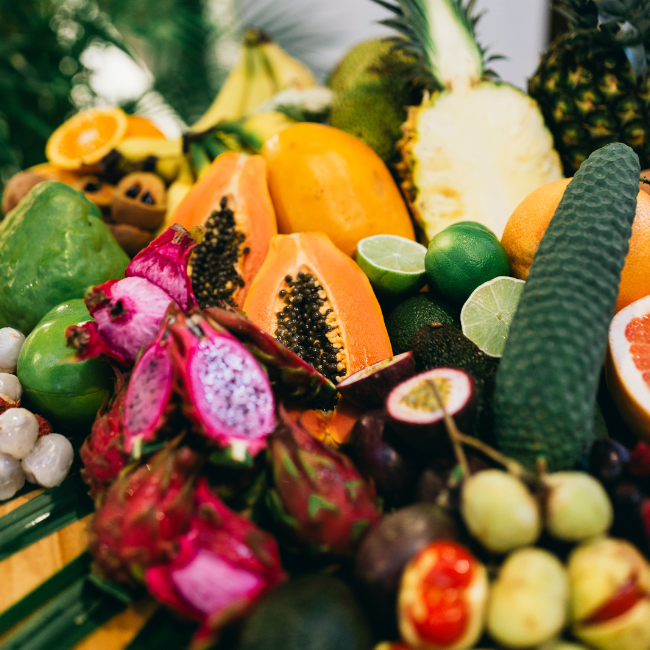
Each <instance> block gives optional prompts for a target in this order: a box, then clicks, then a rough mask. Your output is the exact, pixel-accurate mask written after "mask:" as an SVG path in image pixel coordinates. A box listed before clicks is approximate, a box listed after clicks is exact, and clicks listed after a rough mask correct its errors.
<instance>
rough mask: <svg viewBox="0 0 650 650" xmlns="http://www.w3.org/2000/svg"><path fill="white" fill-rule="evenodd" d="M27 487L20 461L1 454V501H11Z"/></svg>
mask: <svg viewBox="0 0 650 650" xmlns="http://www.w3.org/2000/svg"><path fill="white" fill-rule="evenodd" d="M23 485H25V474H24V473H23V469H22V467H21V466H20V461H19V460H16V459H15V458H13V457H12V456H7V455H5V454H0V501H4V500H5V499H11V497H12V496H14V494H16V492H18V490H20V488H22V487H23Z"/></svg>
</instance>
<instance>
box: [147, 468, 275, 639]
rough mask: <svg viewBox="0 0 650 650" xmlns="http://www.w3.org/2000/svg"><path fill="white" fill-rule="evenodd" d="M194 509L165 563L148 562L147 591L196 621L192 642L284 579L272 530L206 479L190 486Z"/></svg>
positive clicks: (208, 634) (209, 636)
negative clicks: (226, 500) (232, 505)
mask: <svg viewBox="0 0 650 650" xmlns="http://www.w3.org/2000/svg"><path fill="white" fill-rule="evenodd" d="M194 504H195V505H194V509H195V514H194V516H193V517H192V520H191V522H190V528H189V530H188V531H187V533H186V534H185V535H183V536H182V537H180V539H179V552H178V554H177V555H176V556H175V557H174V559H173V560H172V561H171V562H169V563H164V564H156V565H154V566H151V567H149V569H148V570H147V571H146V574H145V580H146V583H147V587H148V588H149V591H150V592H151V593H152V594H153V595H154V596H155V597H156V598H158V599H159V600H161V601H162V602H164V603H166V604H167V605H170V606H171V607H172V608H173V609H175V610H176V611H178V612H180V613H182V614H184V615H186V616H188V617H190V618H193V619H195V620H198V621H201V623H202V626H201V629H200V630H199V632H198V634H197V636H196V637H195V639H194V642H195V645H198V644H199V643H201V642H202V643H208V641H209V640H214V638H213V635H214V632H215V631H216V630H217V629H218V628H220V627H221V626H222V625H224V624H225V623H227V622H229V621H230V620H232V619H233V618H236V617H240V616H242V615H244V614H246V613H247V612H248V611H249V610H250V609H251V607H252V605H253V604H254V603H255V601H256V600H257V599H258V598H259V597H260V596H261V595H262V594H263V593H264V592H265V591H266V590H267V589H269V588H270V587H273V586H274V585H276V584H277V583H278V582H281V581H282V580H284V579H285V577H286V576H285V574H284V572H283V571H282V566H281V564H280V556H279V553H278V547H277V544H276V542H275V540H274V539H273V537H272V536H271V535H269V534H268V533H265V532H264V531H262V530H260V529H259V528H257V527H256V526H255V524H253V523H252V522H250V521H249V520H248V519H245V518H244V517H241V516H239V515H237V514H235V513H234V512H232V511H231V510H229V509H228V508H227V507H226V506H225V505H224V504H223V503H221V501H220V500H219V499H218V498H217V496H216V495H215V494H214V493H213V492H211V491H210V489H209V488H208V484H207V482H206V481H205V479H203V480H201V481H200V482H199V485H198V487H197V488H196V490H195V492H194Z"/></svg>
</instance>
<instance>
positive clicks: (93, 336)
mask: <svg viewBox="0 0 650 650" xmlns="http://www.w3.org/2000/svg"><path fill="white" fill-rule="evenodd" d="M195 245H196V242H195V240H194V238H193V237H192V236H191V235H190V233H189V232H188V231H187V230H185V229H184V228H181V227H180V226H174V227H172V228H168V229H167V230H166V231H165V232H164V233H163V234H162V235H160V237H157V238H156V239H154V241H153V242H151V244H149V246H147V248H145V249H144V250H142V251H140V253H138V255H136V256H135V257H134V258H133V260H132V261H131V263H130V264H129V266H128V267H127V269H126V277H125V278H123V279H121V280H109V281H108V282H105V283H104V284H101V285H98V286H96V287H93V288H92V289H91V290H90V291H89V292H88V293H87V294H86V296H85V298H84V302H85V303H86V307H88V311H89V312H90V315H91V316H92V317H93V318H94V319H95V320H94V321H89V322H87V323H84V324H83V325H71V326H70V327H68V328H67V329H66V339H67V341H68V345H69V346H70V347H73V348H76V349H77V350H78V352H77V359H78V360H83V359H89V358H91V357H96V356H99V355H101V354H103V355H106V356H108V357H110V358H112V359H114V360H116V361H117V362H119V363H120V364H122V365H123V366H127V367H129V366H132V365H133V363H134V362H135V360H136V358H137V356H138V353H139V352H140V350H142V348H143V347H146V346H148V345H149V344H150V343H151V342H152V341H153V340H154V337H155V336H156V333H157V332H158V329H159V327H160V323H161V321H162V319H163V317H164V316H165V313H166V312H167V308H168V307H169V305H170V303H176V302H177V301H180V302H178V305H179V306H180V307H184V306H191V305H195V304H196V300H195V298H194V294H193V293H192V286H191V282H190V279H189V277H188V275H187V263H188V260H189V256H190V253H191V252H192V249H193V248H194V246H195Z"/></svg>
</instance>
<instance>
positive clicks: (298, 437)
mask: <svg viewBox="0 0 650 650" xmlns="http://www.w3.org/2000/svg"><path fill="white" fill-rule="evenodd" d="M280 416H281V418H282V421H283V424H282V425H281V426H279V427H278V429H277V430H276V431H275V433H274V434H273V435H272V436H271V437H270V439H269V460H270V464H271V469H272V474H273V479H274V484H275V488H274V489H272V490H270V491H269V493H268V499H269V505H270V506H271V509H272V510H274V511H275V513H276V516H277V518H278V520H279V521H280V522H282V523H284V524H285V525H286V526H288V527H289V528H290V530H291V532H292V533H293V535H294V537H295V538H296V539H297V540H298V541H299V542H301V543H302V544H304V545H306V546H308V547H310V549H311V551H312V552H314V553H324V554H332V555H337V556H341V557H350V556H351V555H352V554H353V553H354V549H355V547H356V544H357V542H358V540H359V538H360V536H361V534H362V533H363V532H364V531H365V530H366V529H367V528H368V527H369V526H371V525H372V524H374V523H376V522H377V521H378V520H379V517H380V513H379V511H378V509H377V503H376V498H375V490H374V487H373V486H372V485H369V484H367V483H366V482H365V481H364V480H363V478H362V476H361V475H360V474H359V472H358V471H357V469H356V468H355V466H354V464H353V463H352V461H351V460H350V459H349V458H348V457H347V456H345V455H343V454H342V453H340V452H338V451H336V450H334V449H331V448H330V447H328V446H326V445H325V444H324V443H322V442H320V441H319V440H316V439H315V438H313V437H312V436H311V435H310V434H309V433H308V432H307V431H306V430H305V429H303V428H302V426H301V425H300V423H299V422H294V421H293V420H291V418H289V417H288V415H287V414H286V412H285V411H284V408H283V407H282V406H281V407H280Z"/></svg>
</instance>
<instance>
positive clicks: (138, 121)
mask: <svg viewBox="0 0 650 650" xmlns="http://www.w3.org/2000/svg"><path fill="white" fill-rule="evenodd" d="M127 120H128V124H127V127H126V133H125V134H124V137H125V138H162V139H164V138H165V134H164V133H163V132H162V131H161V130H160V129H159V128H158V127H157V126H156V125H155V124H154V123H153V122H152V121H151V120H150V119H149V118H147V117H142V115H127Z"/></svg>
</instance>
